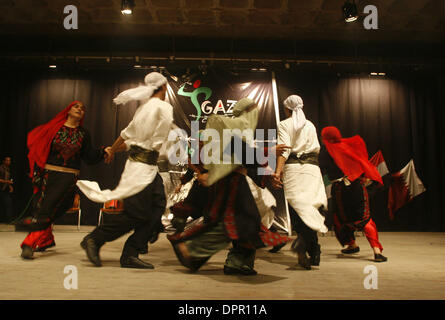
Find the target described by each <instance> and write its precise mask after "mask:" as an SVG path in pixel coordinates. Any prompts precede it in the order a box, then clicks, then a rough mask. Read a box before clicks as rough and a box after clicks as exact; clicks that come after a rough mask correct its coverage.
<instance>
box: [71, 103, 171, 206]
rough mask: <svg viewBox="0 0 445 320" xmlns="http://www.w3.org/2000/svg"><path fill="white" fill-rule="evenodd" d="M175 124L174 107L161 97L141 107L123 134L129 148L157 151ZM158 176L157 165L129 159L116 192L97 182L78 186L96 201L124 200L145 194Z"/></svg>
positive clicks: (87, 182) (85, 181)
mask: <svg viewBox="0 0 445 320" xmlns="http://www.w3.org/2000/svg"><path fill="white" fill-rule="evenodd" d="M172 124H173V107H172V106H171V105H170V104H169V103H167V102H164V101H162V100H161V99H159V98H151V99H150V100H148V101H147V102H145V103H144V104H143V105H141V106H140V107H139V108H138V109H137V110H136V113H135V114H134V117H133V120H131V122H130V124H129V125H128V126H127V127H126V128H125V129H124V130H122V132H121V137H122V139H124V140H125V144H126V146H127V149H128V148H130V146H131V145H138V146H140V147H142V148H144V149H146V150H155V151H158V152H159V150H160V149H161V147H162V145H163V144H164V143H165V142H166V141H167V139H168V134H169V132H170V128H171V126H172ZM157 173H158V166H157V165H149V164H146V163H142V162H138V161H132V160H130V159H127V162H126V163H125V167H124V171H123V172H122V175H121V179H120V181H119V184H118V186H117V187H116V188H115V189H114V190H109V189H106V190H101V189H100V187H99V184H98V183H97V182H95V181H87V180H79V181H77V186H78V187H79V189H80V190H81V191H82V192H83V193H84V194H85V195H86V196H87V197H88V199H90V200H92V201H95V202H102V203H103V202H106V201H109V200H113V199H125V198H128V197H131V196H133V195H135V194H137V193H138V192H140V191H142V190H143V189H144V188H145V187H147V186H148V185H149V184H150V183H152V182H153V180H154V178H155V177H156V174H157Z"/></svg>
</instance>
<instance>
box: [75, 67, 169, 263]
mask: <svg viewBox="0 0 445 320" xmlns="http://www.w3.org/2000/svg"><path fill="white" fill-rule="evenodd" d="M166 92H167V79H166V78H165V77H164V76H163V75H162V74H160V73H158V72H151V73H149V74H148V75H146V77H145V85H143V86H139V87H137V88H134V89H129V90H126V91H124V92H122V93H120V94H119V95H118V96H117V97H116V98H115V99H114V102H115V103H116V104H124V103H127V102H129V101H135V100H138V101H141V102H142V105H141V106H140V107H139V108H138V109H137V110H136V113H135V115H134V117H133V120H132V121H131V122H130V124H129V125H128V126H127V127H126V128H125V129H124V130H122V132H121V134H120V136H119V137H118V138H117V139H116V141H115V142H114V144H113V145H112V146H111V148H110V153H111V157H110V160H111V159H112V157H113V156H114V153H116V152H121V151H125V150H128V159H127V162H126V164H125V168H124V171H123V173H122V176H121V179H120V181H119V184H118V186H117V187H116V189H114V190H112V191H111V190H100V188H99V185H98V184H97V182H92V181H84V180H81V181H78V182H77V185H78V187H79V188H80V190H81V191H82V192H83V193H84V194H85V195H86V196H87V197H88V198H89V199H90V200H92V201H95V202H100V203H104V202H106V201H109V200H113V199H123V201H124V212H123V213H122V214H119V215H117V216H116V217H115V219H113V221H110V222H105V223H104V224H103V225H100V226H98V227H97V228H96V229H94V230H93V232H91V233H90V234H88V235H87V236H86V237H85V238H84V239H83V241H82V242H81V246H82V248H83V249H84V250H85V251H86V254H87V256H88V259H89V260H90V261H91V262H92V263H93V264H94V265H95V266H97V267H100V266H102V262H101V260H100V257H99V250H100V248H101V247H102V246H103V245H104V244H105V243H106V242H110V241H113V240H115V239H117V238H119V237H121V236H122V235H124V234H126V233H128V232H130V231H131V230H134V233H133V234H132V235H131V236H130V237H129V238H128V239H127V241H126V242H125V245H124V248H123V250H122V255H121V258H120V263H121V267H123V268H139V269H153V268H154V266H153V265H152V264H150V263H148V262H144V261H142V260H140V259H139V252H140V250H141V249H143V248H144V247H146V245H147V242H148V241H149V239H151V238H153V233H154V232H159V225H160V224H161V217H162V214H163V213H164V211H165V207H166V199H165V192H164V185H163V182H162V178H161V176H160V175H159V172H158V166H157V160H158V157H159V150H160V149H161V146H162V145H163V144H164V143H165V142H166V141H167V138H168V134H169V132H170V129H171V126H172V124H173V107H172V106H171V105H170V104H169V103H167V102H165V101H164V100H165V95H166Z"/></svg>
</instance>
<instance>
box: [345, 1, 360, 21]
mask: <svg viewBox="0 0 445 320" xmlns="http://www.w3.org/2000/svg"><path fill="white" fill-rule="evenodd" d="M342 11H343V17H344V18H345V21H346V22H353V21H356V20H357V19H358V10H357V6H356V4H355V0H352V2H349V0H347V1H346V2H345V4H344V5H343V7H342Z"/></svg>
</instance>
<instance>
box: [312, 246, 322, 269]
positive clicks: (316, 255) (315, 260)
mask: <svg viewBox="0 0 445 320" xmlns="http://www.w3.org/2000/svg"><path fill="white" fill-rule="evenodd" d="M320 256H321V250H320V245H319V244H318V245H317V247H316V248H315V250H314V251H313V252H311V253H310V254H309V260H310V263H311V265H312V266H319V265H320Z"/></svg>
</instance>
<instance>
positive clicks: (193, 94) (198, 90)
mask: <svg viewBox="0 0 445 320" xmlns="http://www.w3.org/2000/svg"><path fill="white" fill-rule="evenodd" d="M200 85H201V80H196V81H195V83H194V84H193V87H194V88H195V90H193V91H191V92H186V91H184V87H185V84H183V85H182V86H181V87H180V88H179V90H178V94H179V95H181V96H184V97H190V100H191V101H192V103H193V105H194V106H195V108H196V111H197V118H196V120H197V121H199V119H200V118H201V105H200V104H199V102H198V96H199V95H200V94H202V93H203V94H205V99H204V100H208V99H209V98H210V96H211V95H212V89H210V88H207V87H200Z"/></svg>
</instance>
